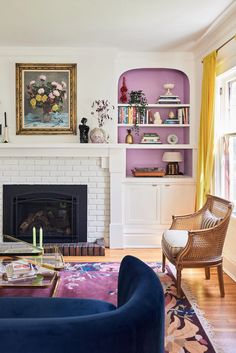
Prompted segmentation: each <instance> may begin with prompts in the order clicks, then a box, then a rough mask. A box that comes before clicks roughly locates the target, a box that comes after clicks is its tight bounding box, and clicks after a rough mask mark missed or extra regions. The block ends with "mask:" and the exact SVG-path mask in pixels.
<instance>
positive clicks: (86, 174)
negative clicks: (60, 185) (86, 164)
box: [81, 170, 97, 180]
mask: <svg viewBox="0 0 236 353" xmlns="http://www.w3.org/2000/svg"><path fill="white" fill-rule="evenodd" d="M81 175H82V176H88V177H92V176H96V175H97V173H96V172H93V171H89V170H88V171H82V172H81ZM89 180H90V178H89Z"/></svg>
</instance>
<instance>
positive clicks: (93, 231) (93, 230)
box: [88, 226, 97, 233]
mask: <svg viewBox="0 0 236 353" xmlns="http://www.w3.org/2000/svg"><path fill="white" fill-rule="evenodd" d="M96 230H97V229H96V227H89V226H88V232H89V233H95V232H96Z"/></svg>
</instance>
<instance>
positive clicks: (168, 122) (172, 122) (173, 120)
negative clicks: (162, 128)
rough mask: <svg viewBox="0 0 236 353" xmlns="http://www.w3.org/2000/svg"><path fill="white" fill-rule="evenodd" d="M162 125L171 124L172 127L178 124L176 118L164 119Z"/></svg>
mask: <svg viewBox="0 0 236 353" xmlns="http://www.w3.org/2000/svg"><path fill="white" fill-rule="evenodd" d="M164 124H173V125H175V124H179V119H177V118H174V119H166V120H165V121H164Z"/></svg>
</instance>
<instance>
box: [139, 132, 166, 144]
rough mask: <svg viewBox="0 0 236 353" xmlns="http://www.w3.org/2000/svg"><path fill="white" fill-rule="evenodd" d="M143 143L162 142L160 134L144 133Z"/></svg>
mask: <svg viewBox="0 0 236 353" xmlns="http://www.w3.org/2000/svg"><path fill="white" fill-rule="evenodd" d="M141 143H162V142H161V141H160V136H159V135H158V134H156V133H144V134H143V137H142V140H141Z"/></svg>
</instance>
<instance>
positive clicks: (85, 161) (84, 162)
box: [81, 158, 97, 165]
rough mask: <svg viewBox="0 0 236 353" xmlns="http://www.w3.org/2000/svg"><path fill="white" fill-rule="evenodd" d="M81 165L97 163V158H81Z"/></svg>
mask: <svg viewBox="0 0 236 353" xmlns="http://www.w3.org/2000/svg"><path fill="white" fill-rule="evenodd" d="M81 165H97V162H96V159H95V158H94V159H86V160H83V159H82V160H81Z"/></svg>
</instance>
